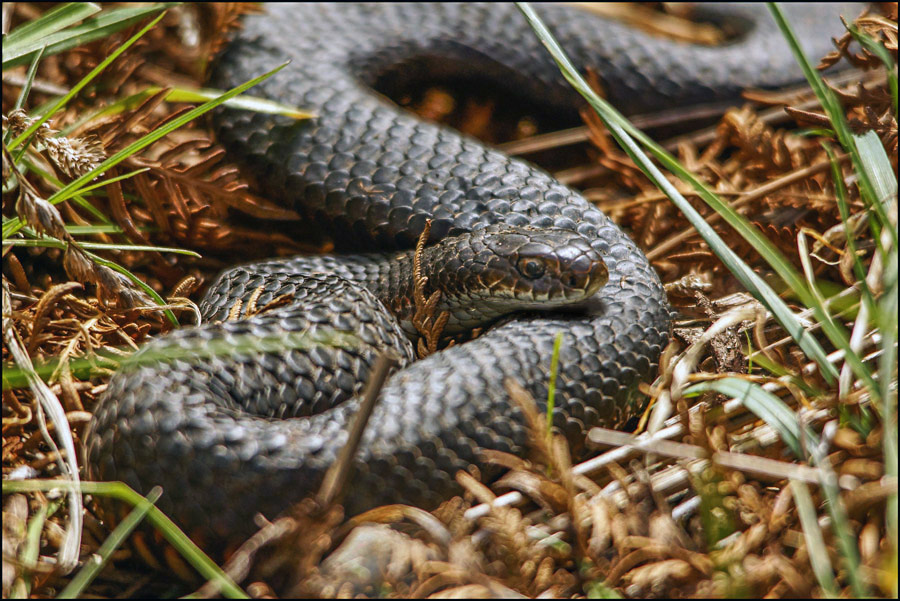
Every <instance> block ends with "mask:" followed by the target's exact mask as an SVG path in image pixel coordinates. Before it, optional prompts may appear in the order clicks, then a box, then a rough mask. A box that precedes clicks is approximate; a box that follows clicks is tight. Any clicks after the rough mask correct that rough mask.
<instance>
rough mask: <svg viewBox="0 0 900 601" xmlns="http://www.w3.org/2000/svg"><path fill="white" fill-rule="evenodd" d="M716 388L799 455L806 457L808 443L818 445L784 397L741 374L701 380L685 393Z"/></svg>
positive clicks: (716, 390)
mask: <svg viewBox="0 0 900 601" xmlns="http://www.w3.org/2000/svg"><path fill="white" fill-rule="evenodd" d="M708 391H715V392H719V393H721V394H724V395H726V396H729V397H731V398H734V399H738V400H740V401H741V403H742V404H743V405H744V406H745V407H746V408H747V409H748V410H750V411H751V412H753V413H754V414H755V415H757V416H758V417H759V418H760V419H762V420H763V421H765V422H766V423H767V424H769V425H770V426H771V427H772V428H774V429H775V431H776V432H778V434H779V436H781V440H783V441H784V443H785V444H786V445H787V446H788V447H790V449H791V451H793V452H794V455H796V456H797V457H798V458H800V459H804V458H806V457H807V452H806V451H807V449H805V448H804V445H803V441H804V440H805V441H807V447H808V446H809V445H810V444H811V445H813V446H815V445H818V444H819V443H818V437H817V436H816V435H815V434H813V432H812V430H810V429H809V428H801V427H800V424H799V423H797V416H796V415H795V414H794V412H793V411H791V408H790V407H788V406H787V405H786V404H785V403H784V401H782V400H781V399H780V398H778V397H777V396H775V395H774V394H772V393H771V392H768V391H766V390H764V389H763V388H762V387H761V386H759V385H757V384H754V383H753V382H749V381H747V380H742V379H740V378H721V379H718V380H710V381H708V382H701V383H699V384H694V385H693V386H691V387H689V388H687V389H685V391H684V396H686V397H693V396H697V395H698V394H700V393H702V392H708Z"/></svg>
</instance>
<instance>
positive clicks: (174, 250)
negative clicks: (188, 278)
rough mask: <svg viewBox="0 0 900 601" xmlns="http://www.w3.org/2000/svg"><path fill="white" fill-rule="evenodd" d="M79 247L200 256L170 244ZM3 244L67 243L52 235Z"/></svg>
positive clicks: (88, 244)
mask: <svg viewBox="0 0 900 601" xmlns="http://www.w3.org/2000/svg"><path fill="white" fill-rule="evenodd" d="M78 245H79V246H80V247H81V248H85V249H91V250H122V251H131V252H160V253H174V254H177V255H187V256H189V257H197V258H200V256H201V255H200V253H198V252H194V251H192V250H187V249H184V248H175V247H171V246H146V245H141V244H109V243H106V242H83V241H80V242H78ZM3 246H27V247H31V248H61V249H66V248H68V247H69V243H68V242H66V241H64V240H59V239H57V238H53V237H52V236H46V235H45V236H42V237H40V238H35V239H24V238H10V239H8V240H4V241H3Z"/></svg>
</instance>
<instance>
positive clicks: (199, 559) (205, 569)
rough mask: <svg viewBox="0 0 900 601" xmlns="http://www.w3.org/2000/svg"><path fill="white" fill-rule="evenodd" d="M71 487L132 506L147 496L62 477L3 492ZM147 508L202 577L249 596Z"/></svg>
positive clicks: (118, 485)
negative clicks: (76, 482) (72, 481)
mask: <svg viewBox="0 0 900 601" xmlns="http://www.w3.org/2000/svg"><path fill="white" fill-rule="evenodd" d="M58 489H62V490H66V491H69V490H72V489H75V490H76V491H78V492H80V493H82V494H88V495H101V496H106V497H111V498H113V499H118V500H120V501H124V502H125V503H128V504H130V505H132V506H135V507H138V506H143V504H144V503H145V502H146V499H144V497H142V496H141V495H139V494H138V493H137V492H135V491H134V490H133V489H132V488H130V487H129V486H128V485H127V484H125V483H124V482H85V481H81V482H80V483H79V484H78V486H75V485H73V484H72V483H70V482H65V481H61V480H17V481H9V480H4V481H3V484H2V490H3V494H4V495H6V494H12V493H17V492H19V493H24V492H34V491H38V490H40V491H51V490H58ZM149 505H150V506H149V507H148V508H147V514H146V520H147V522H148V523H149V524H150V525H151V526H153V527H154V528H156V529H157V530H159V532H160V533H161V534H162V535H163V536H164V537H165V539H166V540H167V541H168V542H169V544H171V545H172V546H173V547H174V548H175V550H176V551H178V553H179V554H181V556H182V557H184V558H185V560H186V561H187V562H188V563H190V564H191V565H192V566H193V567H194V569H196V570H197V572H199V573H200V575H201V576H202V577H203V578H206V579H207V580H214V581H216V582H217V583H218V584H219V590H220V591H221V592H222V593H223V594H224V595H225V596H226V597H229V598H231V599H248V598H249V597H248V596H247V594H246V593H245V592H244V591H243V590H241V588H240V587H239V586H238V585H237V584H235V583H234V581H233V580H231V578H229V577H228V575H227V574H226V573H225V572H223V571H222V569H221V568H219V566H217V565H216V564H215V562H213V560H211V559H210V558H209V557H208V556H207V555H206V554H205V553H204V552H203V551H201V550H200V548H199V547H198V546H197V545H195V544H194V542H193V541H192V540H191V539H190V538H188V537H187V535H186V534H185V533H184V532H182V531H181V529H180V528H179V527H178V526H176V525H175V523H174V522H173V521H172V520H171V519H169V517H168V516H167V515H166V514H164V513H163V512H162V511H160V510H159V508H158V507H156V506H154V505H152V504H149Z"/></svg>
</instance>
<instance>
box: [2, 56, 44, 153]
mask: <svg viewBox="0 0 900 601" xmlns="http://www.w3.org/2000/svg"><path fill="white" fill-rule="evenodd" d="M43 56H44V47H43V46H42V47H41V48H40V49H39V50H38V51H37V52H35V53H34V58H33V59H32V60H31V65H29V66H28V72H27V73H25V84H24V85H23V86H22V90H21V91H20V92H19V97H18V98H16V104H15V106H14V107H13V110H18V109H20V108H22V107H23V106H25V101H26V100H27V99H28V94H30V93H31V86H32V84H34V78H35V75H37V68H38V65H39V64H40V62H41V58H43ZM4 141H6V139H5V138H4Z"/></svg>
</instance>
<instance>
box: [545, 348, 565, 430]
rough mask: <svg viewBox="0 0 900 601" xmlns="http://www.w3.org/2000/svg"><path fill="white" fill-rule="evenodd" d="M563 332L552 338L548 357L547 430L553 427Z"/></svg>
mask: <svg viewBox="0 0 900 601" xmlns="http://www.w3.org/2000/svg"><path fill="white" fill-rule="evenodd" d="M562 341H563V333H562V332H559V333H558V334H557V335H556V338H554V339H553V356H552V357H551V358H550V384H549V385H548V388H547V431H548V432H549V431H550V428H552V427H553V407H554V406H555V405H556V372H557V371H559V349H560V348H561V347H562Z"/></svg>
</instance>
